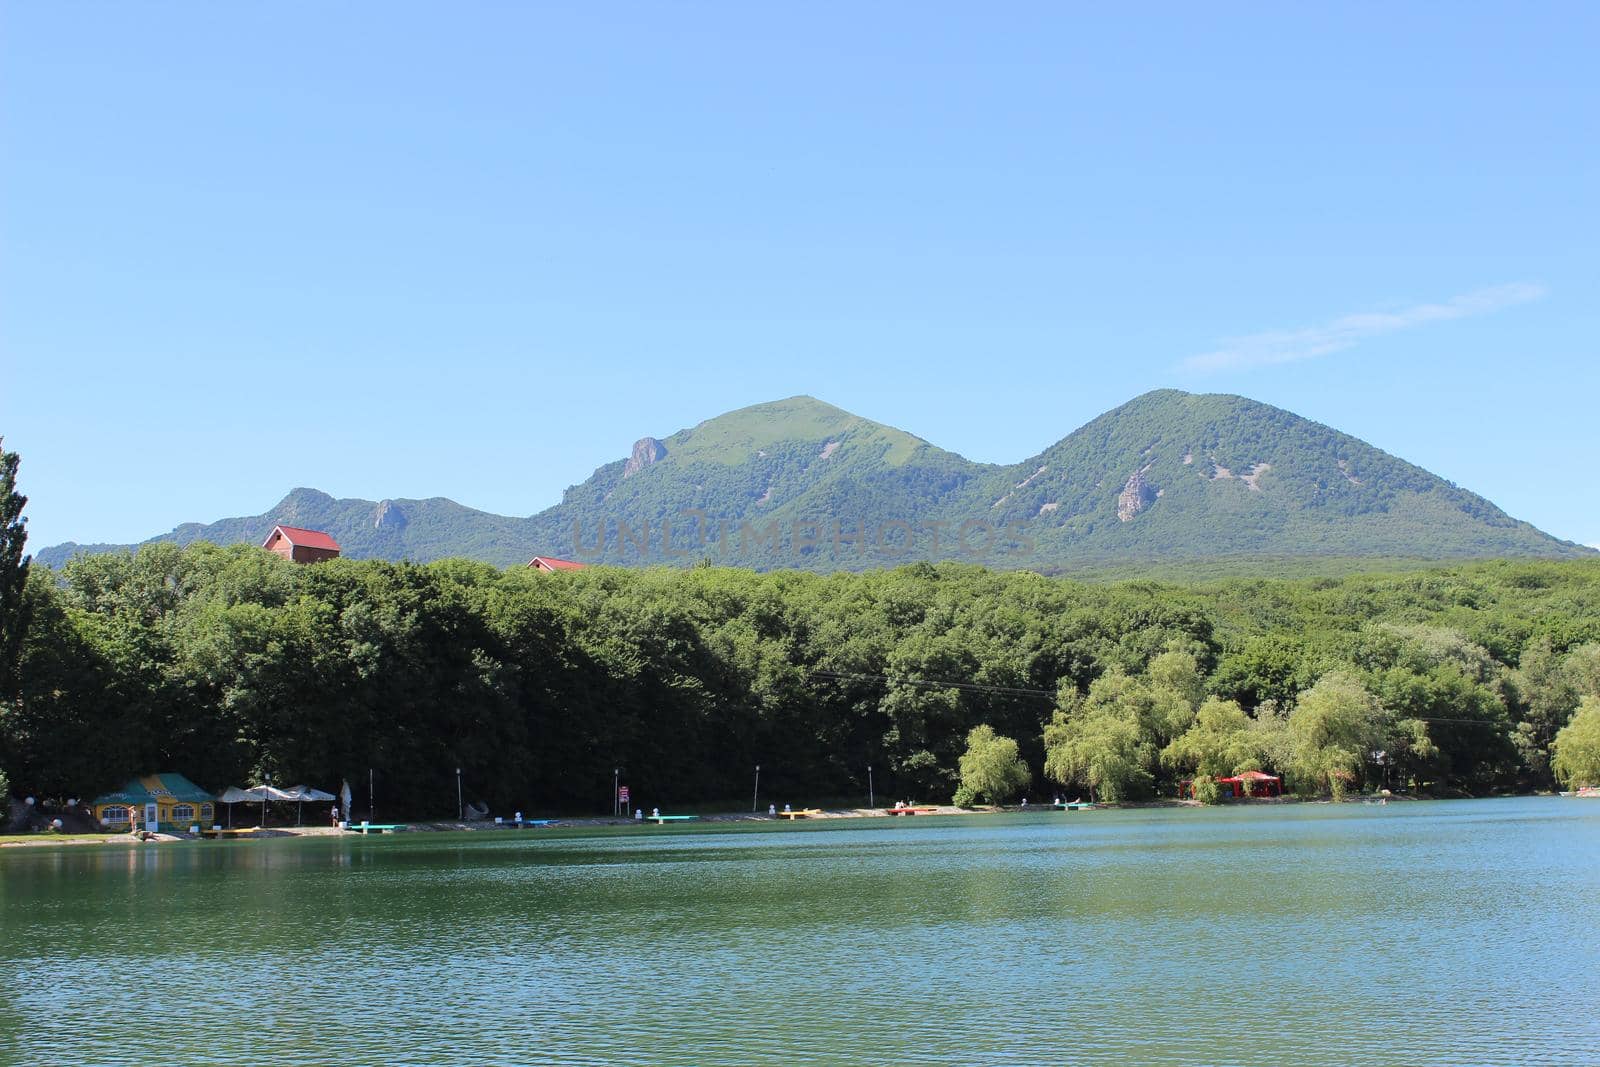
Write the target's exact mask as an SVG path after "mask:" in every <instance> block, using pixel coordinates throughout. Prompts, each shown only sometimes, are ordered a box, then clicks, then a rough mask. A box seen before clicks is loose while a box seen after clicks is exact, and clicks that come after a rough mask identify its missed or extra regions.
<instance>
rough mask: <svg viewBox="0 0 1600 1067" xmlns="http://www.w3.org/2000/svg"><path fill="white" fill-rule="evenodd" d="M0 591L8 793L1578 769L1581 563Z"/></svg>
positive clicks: (160, 580)
mask: <svg viewBox="0 0 1600 1067" xmlns="http://www.w3.org/2000/svg"><path fill="white" fill-rule="evenodd" d="M15 599H16V601H17V603H16V604H15V605H14V607H15V611H16V613H17V617H18V618H19V619H20V618H23V617H25V618H26V619H27V626H26V627H25V629H24V630H23V631H22V632H21V634H20V639H19V641H18V642H17V647H16V650H15V668H14V670H12V671H11V672H10V676H9V680H8V682H7V686H8V689H9V690H10V692H9V695H8V696H7V697H6V699H5V700H4V702H3V703H0V771H4V772H6V773H9V776H10V779H11V783H12V788H13V789H14V790H15V791H16V792H18V793H19V794H20V793H23V792H27V793H35V794H39V795H44V796H61V797H66V796H86V795H93V794H94V793H96V792H98V791H101V790H104V789H107V788H109V787H113V786H115V785H117V784H119V783H120V782H122V781H124V780H126V779H127V778H128V777H130V776H132V775H134V774H139V773H147V772H152V771H168V770H170V771H179V772H181V773H184V774H186V775H188V776H189V777H190V778H192V779H194V780H195V781H197V782H199V783H200V784H202V785H204V786H206V787H208V788H212V789H220V788H222V787H224V786H226V785H230V784H243V783H246V782H254V781H259V780H260V779H261V777H262V776H263V775H270V776H271V777H272V780H273V781H275V782H280V783H283V782H291V781H293V782H298V781H307V782H309V783H311V784H313V785H317V786H320V787H322V788H329V789H337V787H338V784H339V783H340V782H341V781H343V780H346V779H348V780H349V781H350V782H351V784H352V787H353V788H355V789H356V792H357V796H358V798H360V799H359V800H358V810H360V809H362V808H364V806H365V789H364V785H365V783H366V782H367V780H368V772H369V769H370V770H371V772H372V775H373V779H374V780H375V782H376V783H377V792H378V797H379V804H380V806H381V807H382V809H383V810H384V811H386V812H388V813H391V814H394V815H396V816H401V815H407V816H415V815H428V814H434V815H438V814H442V813H444V812H446V811H453V810H454V809H455V797H456V777H455V776H456V769H457V768H458V767H459V768H460V769H461V772H462V778H463V781H464V784H465V791H466V799H468V800H482V801H485V802H487V803H488V804H490V805H491V807H492V808H493V809H494V810H496V811H497V812H501V811H510V810H513V809H522V810H534V809H539V810H550V811H569V812H578V811H609V810H610V798H611V786H612V781H613V773H614V772H618V773H619V774H620V778H621V781H622V782H623V783H624V784H628V785H630V786H631V788H632V792H633V796H634V798H635V800H636V802H639V803H643V804H644V806H646V807H650V806H654V805H659V806H661V807H662V808H664V809H666V808H670V807H674V806H682V805H694V804H701V805H713V804H718V803H728V804H730V805H733V804H738V803H744V802H748V801H749V799H750V797H751V783H752V772H753V770H754V767H755V765H756V764H760V765H761V790H762V803H765V802H766V800H767V798H772V799H774V800H776V801H778V802H779V803H782V802H785V801H791V800H793V801H799V802H803V803H805V802H813V801H825V802H834V801H843V800H850V801H856V802H859V801H862V800H864V799H865V798H866V796H867V793H868V789H869V780H868V779H869V770H868V769H869V768H871V769H872V770H871V774H872V779H873V780H872V785H873V787H875V789H876V792H877V793H878V794H879V796H881V797H895V798H902V799H917V800H923V801H931V800H937V801H948V800H950V799H951V798H952V797H957V799H960V800H963V801H967V802H970V801H973V800H977V799H1006V798H1010V797H1013V796H1016V795H1018V794H1020V793H1021V792H1022V791H1023V790H1025V789H1029V788H1032V789H1034V790H1035V791H1036V793H1038V795H1047V794H1048V793H1050V792H1059V791H1061V790H1074V791H1080V792H1084V793H1088V792H1091V791H1092V793H1093V795H1094V796H1096V797H1097V798H1100V799H1107V800H1112V799H1136V798H1142V797H1150V796H1160V795H1171V794H1172V793H1174V792H1175V791H1176V790H1177V788H1178V786H1179V783H1180V782H1183V781H1187V780H1198V781H1199V782H1200V788H1201V791H1202V793H1203V792H1205V791H1206V785H1207V783H1208V782H1209V780H1210V779H1212V778H1215V777H1219V776H1223V775H1227V774H1232V773H1235V772H1237V771H1239V770H1243V769H1248V768H1258V769H1261V770H1265V771H1268V772H1270V773H1275V774H1281V775H1283V776H1285V778H1286V783H1287V785H1288V786H1289V787H1290V788H1292V789H1295V790H1298V791H1301V792H1305V793H1328V792H1334V793H1339V792H1343V791H1346V790H1360V789H1371V788H1379V787H1387V788H1391V789H1396V790H1416V791H1422V792H1428V793H1433V794H1439V795H1459V794H1483V793H1489V792H1496V791H1516V790H1531V789H1544V788H1549V787H1551V786H1553V785H1554V784H1556V781H1557V776H1558V774H1559V775H1561V776H1563V778H1564V779H1565V780H1568V781H1577V780H1579V779H1583V778H1584V777H1585V776H1586V775H1587V776H1591V777H1596V778H1600V773H1597V771H1600V768H1596V767H1595V765H1594V763H1593V762H1585V761H1586V760H1597V759H1600V756H1593V755H1589V754H1588V753H1589V751H1590V747H1593V748H1596V749H1600V564H1597V563H1595V562H1591V561H1568V562H1506V561H1500V562H1488V563H1474V564H1466V565H1459V566H1449V567H1438V568H1434V569H1430V570H1425V571H1419V572H1414V573H1407V574H1390V575H1381V576H1356V577H1349V578H1343V579H1329V578H1318V579H1304V580H1249V579H1230V580H1220V581H1213V582H1204V583H1196V584H1182V583H1155V582H1141V581H1123V582H1116V583H1106V584H1095V583H1085V582H1076V581H1069V580H1065V579H1057V578H1046V577H1042V576H1040V575H1037V574H1032V573H1027V572H993V571H989V570H985V569H983V568H981V567H977V566H970V565H959V564H937V565H932V564H926V563H918V564H912V565H909V566H905V567H901V568H898V569H893V570H880V571H872V572H866V573H856V574H831V575H816V574H807V573H800V572H793V571H780V572H773V573H765V574H757V573H753V572H750V571H745V570H738V569H727V568H714V567H697V568H693V569H688V570H680V569H668V568H657V569H644V570H624V569H616V568H606V567H596V568H590V569H587V570H583V571H578V572H571V573H563V574H544V573H538V572H535V571H532V570H529V569H528V568H521V567H518V568H511V569H507V570H501V569H497V568H495V567H492V566H489V565H485V564H478V563H471V562H465V561H460V560H449V561H442V562H438V563H432V564H428V565H412V564H405V563H389V562H382V561H375V560H363V561H358V560H350V559H338V560H333V561H330V562H326V563H320V564H315V565H311V566H300V565H295V564H291V563H288V562H286V561H284V560H282V559H280V558H279V557H277V556H274V555H272V554H270V553H267V552H264V551H262V550H260V549H257V548H253V547H247V546H231V547H226V548H222V547H217V546H213V545H208V544H196V545H192V546H190V547H188V548H186V549H180V548H178V547H176V546H173V545H169V544H152V545H147V546H145V547H143V548H141V549H139V550H138V551H136V552H123V553H120V554H109V555H101V556H85V557H80V558H78V559H75V560H73V561H71V562H70V563H68V564H66V565H65V567H64V568H63V569H62V570H61V571H59V572H57V571H53V570H51V569H49V568H44V567H37V566H36V567H34V568H33V569H32V571H31V572H28V573H24V574H23V575H22V585H21V590H20V593H19V595H18V596H17V597H16V598H15ZM7 610H8V611H9V610H11V609H10V608H8V609H7ZM0 665H3V661H0ZM1580 708H1582V709H1583V710H1582V712H1580ZM1563 730H1566V731H1567V733H1566V735H1565V738H1564V742H1563V740H1560V739H1561V738H1562V733H1561V732H1562V731H1563ZM975 731H977V732H976V733H975ZM1585 738H1591V739H1592V740H1590V741H1588V742H1586V741H1585ZM1586 746H1588V747H1586ZM964 757H966V758H965V759H964ZM964 772H967V773H966V776H965V780H964ZM1580 784H1581V783H1580ZM958 792H959V796H958Z"/></svg>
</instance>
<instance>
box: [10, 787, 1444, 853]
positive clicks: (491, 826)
mask: <svg viewBox="0 0 1600 1067" xmlns="http://www.w3.org/2000/svg"><path fill="white" fill-rule="evenodd" d="M1388 799H1390V800H1401V801H1403V800H1416V799H1425V798H1418V797H1406V796H1390V797H1389V798H1388ZM1343 802H1344V803H1347V804H1348V803H1356V804H1360V803H1374V802H1375V798H1371V797H1364V796H1363V797H1346V798H1345V799H1344V801H1343ZM1250 803H1251V804H1252V805H1261V806H1266V805H1278V804H1327V803H1332V801H1331V800H1329V799H1328V798H1326V797H1323V798H1320V799H1312V800H1302V799H1300V798H1297V797H1272V798H1257V799H1256V800H1253V801H1251V802H1250ZM1203 806H1204V805H1201V804H1199V803H1197V802H1195V801H1193V800H1177V799H1171V798H1168V799H1164V800H1143V801H1129V802H1123V803H1102V804H1098V805H1096V807H1098V808H1100V809H1103V810H1117V809H1125V808H1200V807H1203ZM918 808H919V813H918V814H917V815H897V814H896V813H895V811H894V809H892V808H825V809H822V810H820V811H817V812H816V814H813V815H808V816H806V818H804V819H794V820H791V819H786V818H784V817H783V816H782V815H781V814H778V815H769V814H768V813H766V812H764V811H756V812H722V813H716V814H709V815H696V817H695V819H694V821H693V822H692V823H690V824H689V825H698V824H703V823H749V822H755V823H768V824H777V825H785V824H789V823H791V822H818V821H823V820H831V819H889V818H900V819H906V818H924V817H926V816H929V815H1002V814H1017V813H1021V812H1032V811H1053V810H1054V809H1053V808H1052V807H1051V806H1050V805H1048V804H1040V805H1036V806H1029V807H1026V808H1023V807H975V808H958V807H956V806H955V805H953V804H922V805H918ZM1063 814H1066V813H1063ZM530 818H534V817H530ZM538 818H541V821H543V819H542V817H538ZM524 821H527V820H524ZM400 825H403V826H404V827H405V828H406V831H405V832H407V833H448V832H454V831H462V830H471V831H477V830H515V829H518V827H517V826H515V824H513V823H510V822H506V823H500V824H497V823H495V822H494V821H493V820H490V821H487V822H467V821H463V820H456V819H418V820H412V821H409V822H405V823H402V824H400ZM649 825H654V824H652V823H650V821H649V820H648V819H643V820H640V819H633V818H628V817H625V816H609V815H596V816H575V817H570V818H562V817H559V816H553V817H549V818H548V822H547V823H546V824H545V825H544V826H523V827H521V828H520V829H522V830H524V831H532V830H538V829H558V828H559V829H565V828H581V827H596V828H598V827H606V826H649ZM239 829H240V830H241V831H242V830H250V828H249V827H240V828H239ZM340 836H360V835H359V834H358V833H353V832H351V831H346V830H340V829H338V828H337V827H332V826H270V827H267V828H266V829H255V830H252V831H251V832H248V833H243V832H235V833H232V834H230V835H228V837H227V838H226V840H234V841H264V840H269V839H275V838H285V837H340ZM199 840H210V839H209V838H202V837H199V836H196V835H194V834H168V833H158V834H149V835H148V836H146V837H144V838H142V839H141V837H138V836H135V835H133V834H128V833H117V834H70V833H69V834H44V833H41V834H29V835H26V836H25V837H24V836H21V835H19V837H17V838H13V839H11V840H0V849H5V848H37V847H44V846H49V845H127V846H132V845H147V844H149V845H154V844H170V843H175V842H182V841H199Z"/></svg>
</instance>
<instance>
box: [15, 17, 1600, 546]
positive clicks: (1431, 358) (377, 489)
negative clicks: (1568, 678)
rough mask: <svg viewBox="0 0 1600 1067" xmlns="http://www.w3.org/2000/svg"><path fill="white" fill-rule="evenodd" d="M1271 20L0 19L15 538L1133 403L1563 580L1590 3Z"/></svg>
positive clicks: (1575, 391)
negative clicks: (1489, 538)
mask: <svg viewBox="0 0 1600 1067" xmlns="http://www.w3.org/2000/svg"><path fill="white" fill-rule="evenodd" d="M1286 6H1287V5H1259V6H1254V7H1241V6H1222V5H1204V7H1203V9H1201V8H1197V7H1195V6H1194V5H1181V6H1180V5H1174V6H1171V7H1165V6H1159V5H1147V6H1138V7H1135V6H1132V5H1112V6H1104V5H1102V6H1101V7H1096V8H1091V7H1088V6H1075V5H1066V4H1056V3H1049V4H1037V5H1030V4H1023V3H1012V4H1007V5H975V4H939V3H926V2H919V3H904V4H891V3H885V4H875V5H860V4H807V5H790V6H779V5H772V4H726V5H710V4H682V3H677V4H655V3H651V4H609V5H589V4H571V5H564V6H560V7H557V6H550V5H534V4H512V3H493V4H485V3H452V4H447V5H446V4H427V5H423V4H405V3H395V2H392V0H386V2H384V3H381V4H379V3H355V2H351V3H342V4H337V5H329V4H311V3H299V4H296V3H286V2H280V3H273V4H255V5H243V4H235V5H214V4H178V3H167V4H137V5H133V4H129V5H109V4H105V5H78V4H19V3H6V4H5V5H4V6H3V8H0V10H3V20H4V25H3V27H0V372H3V373H0V433H3V434H4V436H5V441H6V446H7V447H8V448H12V449H15V450H17V451H20V452H21V453H22V455H23V464H24V466H23V479H22V480H23V488H24V490H25V491H26V492H27V493H28V494H29V495H30V497H31V498H32V502H31V504H30V507H29V514H30V516H31V520H30V521H31V527H30V528H31V531H32V535H31V536H32V543H33V544H34V545H35V546H36V547H42V546H43V545H46V544H51V543H55V542H57V541H61V540H68V539H71V540H78V541H103V540H109V541H132V540H137V539H141V538H143V537H146V536H149V535H151V534H154V533H157V532H161V531H164V530H166V529H169V528H171V527H172V526H173V525H175V524H177V523H179V522H182V521H190V520H206V521H209V520H213V519H216V518H220V517H223V516H228V515H239V514H254V513H257V512H260V511H262V510H265V509H266V508H267V507H269V506H270V505H271V504H273V503H274V502H275V501H277V500H278V499H279V498H280V497H281V496H282V495H283V494H284V493H285V492H286V491H288V490H289V489H290V488H292V487H294V486H299V485H308V486H315V487H318V488H321V489H324V490H326V491H328V492H331V493H334V494H335V495H340V496H361V497H366V498H370V499H379V498H383V497H416V496H434V495H439V496H449V497H452V498H454V499H456V500H459V501H461V502H463V503H466V504H469V505H472V506H474V507H479V508H485V509H488V510H492V511H497V512H502V513H508V514H530V513H532V512H534V511H537V510H539V509H542V508H544V507H546V506H548V505H550V504H552V503H554V502H556V501H557V500H558V499H559V496H560V493H561V490H562V489H563V488H565V487H566V486H567V485H569V484H572V483H575V482H578V481H581V480H582V479H583V478H585V477H587V475H588V474H589V473H590V471H592V470H593V468H594V467H596V466H598V465H599V464H601V463H604V462H607V461H609V460H612V459H615V458H618V457H621V456H623V455H625V454H626V453H627V451H628V448H629V446H630V445H631V444H632V442H633V441H634V440H635V439H636V438H638V437H640V436H643V435H645V434H653V435H657V436H664V435H666V434H668V433H671V432H673V431H675V430H677V429H680V428H682V427H684V426H688V425H692V424H694V423H695V422H698V421H700V420H702V419H705V418H708V417H711V416H713V415H716V414H718V413H720V412H722V411H725V410H728V409H730V408H734V407H738V406H742V405H745V404H750V403H756V402H759V401H763V400H769V399H774V398H777V397H782V396H788V395H792V394H795V393H811V394H813V395H816V396H818V397H821V398H822V399H825V400H827V401H829V402H831V403H834V404H837V405H839V406H841V407H844V408H848V409H850V410H852V411H855V412H857V413H859V414H862V415H866V416H869V417H871V418H875V419H878V420H880V421H883V422H887V423H890V424H893V425H896V426H899V427H902V428H904V429H907V430H910V431H912V432H913V433H917V434H919V435H921V436H923V437H926V438H928V439H929V440H931V441H934V442H935V443H937V444H939V445H942V446H944V447H946V448H950V449H953V450H955V451H958V452H961V453H963V454H964V455H967V456H969V457H971V458H973V459H978V460H987V461H997V462H1000V461H1004V462H1011V461H1016V460H1020V459H1022V458H1024V457H1026V456H1028V455H1030V454H1032V453H1034V452H1036V451H1038V450H1040V449H1041V448H1043V447H1045V446H1046V445H1048V444H1050V443H1052V442H1053V441H1055V440H1057V439H1058V438H1060V437H1062V436H1064V435H1065V434H1067V433H1068V432H1070V431H1071V430H1073V429H1074V428H1076V427H1077V426H1079V425H1081V424H1082V423H1083V422H1085V421H1087V420H1088V419H1090V418H1092V417H1093V416H1094V415H1096V414H1098V413H1099V412H1101V411H1103V410H1105V409H1106V408H1109V407H1112V406H1114V405H1116V404H1119V403H1122V402H1123V401H1126V400H1128V399H1129V398H1131V397H1133V396H1135V395H1137V394H1139V393H1141V392H1144V391H1146V390H1149V389H1153V388H1160V387H1168V386H1170V387H1177V388H1183V389H1189V390H1193V391H1218V392H1233V393H1242V394H1244V395H1246V396H1251V397H1254V398H1256V399H1259V400H1263V401H1267V402H1269V403H1274V404H1278V405H1281V406H1284V407H1287V408H1289V409H1291V410H1293V411H1296V412H1298V413H1300V414H1303V415H1306V416H1309V417H1311V418H1315V419H1318V420H1320V421H1322V422H1326V423H1328V424H1330V425H1333V426H1335V427H1338V428H1339V429H1342V430H1345V431H1347V432H1350V433H1353V434H1356V435H1357V436H1360V437H1363V438H1365V439H1367V440H1369V441H1371V442H1372V443H1374V444H1376V445H1378V446H1379V447H1382V448H1385V449H1387V450H1389V451H1391V452H1394V453H1396V454H1398V455H1400V456H1402V457H1404V458H1406V459H1409V460H1411V461H1413V462H1416V463H1419V464H1421V465H1423V466H1425V467H1427V468H1429V469H1431V470H1433V471H1435V472H1437V473H1439V474H1441V475H1443V476H1445V477H1447V478H1450V479H1451V480H1453V481H1455V482H1457V483H1459V484H1461V485H1463V486H1465V487H1467V488H1469V489H1472V490H1474V491H1476V492H1480V493H1482V494H1484V495H1485V496H1488V497H1489V498H1490V499H1492V500H1494V501H1495V502H1496V503H1498V504H1500V505H1501V506H1502V507H1504V508H1505V509H1506V510H1508V511H1509V512H1511V513H1512V514H1514V515H1517V516H1518V517H1521V518H1526V519H1528V520H1530V521H1532V522H1534V523H1535V524H1537V525H1539V526H1541V527H1543V528H1544V529H1546V530H1548V531H1550V532H1551V533H1554V534H1556V535H1558V536H1561V537H1566V538H1571V539H1574V540H1579V541H1584V542H1589V543H1595V542H1600V494H1597V493H1596V492H1595V489H1596V486H1595V485H1594V484H1593V480H1592V479H1593V469H1594V463H1595V459H1596V456H1597V453H1600V449H1597V447H1596V432H1595V409H1596V399H1597V398H1600V344H1597V338H1600V256H1597V255H1596V249H1600V222H1597V219H1600V215H1597V210H1596V195H1595V192H1596V190H1597V189H1600V120H1597V116H1600V72H1597V67H1596V65H1595V63H1594V61H1593V42H1594V41H1595V40H1597V39H1600V24H1597V23H1600V15H1597V12H1600V7H1596V6H1595V5H1592V4H1572V5H1561V4H1542V5H1511V4H1505V5H1499V6H1494V5H1454V4H1442V3H1441V4H1426V5H1424V4H1415V5H1395V4H1370V5H1362V4H1340V5H1323V6H1322V10H1310V9H1309V6H1308V5H1294V6H1295V7H1298V8H1306V9H1304V10H1291V11H1286V10H1283V8H1284V7H1286ZM1111 7H1116V8H1117V10H1112V9H1111Z"/></svg>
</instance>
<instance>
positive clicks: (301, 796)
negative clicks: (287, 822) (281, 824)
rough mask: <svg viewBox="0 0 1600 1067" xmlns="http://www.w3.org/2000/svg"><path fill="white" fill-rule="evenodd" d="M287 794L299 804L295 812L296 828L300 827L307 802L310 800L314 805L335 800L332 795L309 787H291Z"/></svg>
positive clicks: (296, 805)
mask: <svg viewBox="0 0 1600 1067" xmlns="http://www.w3.org/2000/svg"><path fill="white" fill-rule="evenodd" d="M287 792H288V793H289V794H290V795H292V796H293V797H294V799H295V801H296V802H297V803H296V804H295V810H294V824H295V825H296V826H299V825H300V822H301V819H300V816H301V812H302V810H303V809H304V807H305V803H306V801H308V800H309V801H311V802H312V803H320V802H322V801H324V800H333V799H334V795H333V794H332V793H324V792H323V791H322V790H320V789H312V788H311V787H310V786H309V785H291V786H290V787H289V788H288V790H287Z"/></svg>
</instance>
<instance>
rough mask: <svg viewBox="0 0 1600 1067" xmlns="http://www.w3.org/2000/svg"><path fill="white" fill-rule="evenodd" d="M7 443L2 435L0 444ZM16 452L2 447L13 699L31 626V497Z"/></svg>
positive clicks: (3, 559) (5, 656)
mask: <svg viewBox="0 0 1600 1067" xmlns="http://www.w3.org/2000/svg"><path fill="white" fill-rule="evenodd" d="M4 443H5V439H4V438H0V446H3V445H4ZM18 461H19V457H18V456H17V454H16V453H15V452H7V451H5V449H4V448H3V447H0V700H5V701H10V700H11V699H12V698H13V697H14V696H16V692H17V661H18V658H19V657H20V656H21V655H22V639H23V636H24V635H25V634H26V633H27V629H28V615H29V612H28V606H27V601H26V589H27V585H28V564H29V563H30V562H31V558H30V557H28V556H24V555H23V554H22V549H23V547H24V546H25V545H26V544H27V542H28V529H27V523H28V520H27V519H25V518H23V516H22V509H23V508H24V507H25V506H27V503H28V498H27V497H25V496H23V495H22V494H21V493H19V492H17V464H18Z"/></svg>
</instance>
